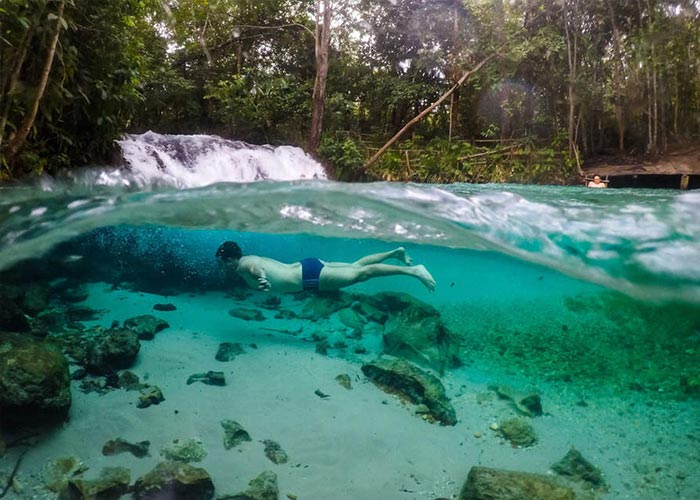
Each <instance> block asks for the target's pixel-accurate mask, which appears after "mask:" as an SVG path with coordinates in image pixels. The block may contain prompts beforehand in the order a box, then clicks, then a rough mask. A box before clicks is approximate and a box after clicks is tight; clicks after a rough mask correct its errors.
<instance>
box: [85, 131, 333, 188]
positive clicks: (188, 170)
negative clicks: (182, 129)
mask: <svg viewBox="0 0 700 500" xmlns="http://www.w3.org/2000/svg"><path fill="white" fill-rule="evenodd" d="M117 143H118V144H119V146H120V147H121V149H122V155H123V158H124V161H125V162H126V164H127V168H128V170H127V171H123V170H122V171H112V172H104V173H103V174H102V175H100V176H99V177H98V178H97V179H96V182H97V183H102V184H105V185H112V186H113V185H121V184H125V183H126V184H131V183H133V182H136V183H137V184H139V185H142V186H156V185H167V186H174V187H178V188H193V187H202V186H207V185H210V184H215V183H219V182H239V183H243V182H255V181H262V180H273V181H293V180H299V179H327V176H326V172H325V170H324V169H323V166H322V165H321V164H320V163H318V162H317V161H316V160H314V159H313V158H312V157H311V156H309V155H308V154H306V153H305V152H304V150H302V149H301V148H298V147H293V146H277V147H273V146H255V145H251V144H247V143H244V142H241V141H231V140H227V139H223V138H221V137H218V136H210V135H162V134H156V133H154V132H147V133H145V134H140V135H127V136H126V137H125V138H124V139H122V140H120V141H117Z"/></svg>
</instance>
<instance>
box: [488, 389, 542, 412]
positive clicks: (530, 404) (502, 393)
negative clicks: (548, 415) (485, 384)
mask: <svg viewBox="0 0 700 500" xmlns="http://www.w3.org/2000/svg"><path fill="white" fill-rule="evenodd" d="M489 389H491V390H493V391H495V392H496V394H498V397H499V398H501V399H507V400H509V401H510V402H511V403H513V406H514V407H515V409H516V410H518V411H519V412H520V413H522V414H523V415H527V416H528V417H539V416H541V415H542V400H541V398H540V396H539V394H536V393H529V394H525V395H523V394H519V393H517V392H516V391H514V390H513V389H512V388H510V387H509V386H507V385H492V386H489Z"/></svg>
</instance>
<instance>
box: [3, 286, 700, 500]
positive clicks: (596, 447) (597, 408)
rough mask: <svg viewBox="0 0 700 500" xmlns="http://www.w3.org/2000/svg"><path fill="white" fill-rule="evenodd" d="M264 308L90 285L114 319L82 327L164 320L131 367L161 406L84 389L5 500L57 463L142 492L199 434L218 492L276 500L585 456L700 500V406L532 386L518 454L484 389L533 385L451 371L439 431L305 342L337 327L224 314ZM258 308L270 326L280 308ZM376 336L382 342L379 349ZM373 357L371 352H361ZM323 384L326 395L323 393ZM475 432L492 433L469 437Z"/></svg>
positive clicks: (658, 488) (416, 489)
mask: <svg viewBox="0 0 700 500" xmlns="http://www.w3.org/2000/svg"><path fill="white" fill-rule="evenodd" d="M262 298H264V296H262V295H256V297H255V298H254V299H252V301H249V302H247V303H246V302H235V301H233V300H232V299H230V298H226V297H224V296H223V295H222V294H208V295H204V296H178V297H168V298H165V297H160V296H153V295H148V294H133V293H128V292H126V291H123V290H115V291H112V290H110V288H109V287H108V286H107V285H105V284H95V285H92V286H91V296H90V298H89V299H88V301H87V302H86V303H85V305H87V306H90V307H94V308H97V309H103V310H106V311H107V312H106V313H105V314H104V316H103V317H102V318H101V319H100V320H99V321H96V322H93V323H88V324H87V326H91V325H94V324H98V325H101V326H103V327H105V328H106V327H109V325H110V324H111V322H112V320H118V321H120V322H121V321H123V320H125V319H127V318H129V317H133V316H136V315H140V314H146V313H151V314H154V315H155V316H157V317H160V318H163V319H165V320H167V321H168V322H169V323H170V325H171V326H170V328H168V329H166V330H164V331H162V332H160V333H158V334H157V335H156V338H155V339H154V340H153V341H142V347H141V351H140V353H139V358H138V361H137V363H136V365H135V366H134V367H132V371H133V372H135V373H136V374H137V375H139V377H141V379H142V381H144V379H145V381H146V382H147V383H149V384H153V385H157V386H158V387H160V388H161V390H162V391H163V394H164V396H165V401H164V402H163V403H161V404H160V405H158V406H151V407H149V408H145V409H139V408H137V407H136V402H137V399H138V392H137V391H132V392H127V391H124V390H114V391H111V392H109V393H107V394H105V395H98V394H95V393H90V394H84V393H82V392H80V391H79V389H78V387H79V382H74V383H73V384H74V386H73V405H72V407H71V412H70V421H69V422H68V423H67V424H66V425H64V426H63V427H61V428H59V429H57V430H55V431H54V432H52V433H51V435H49V436H43V437H42V438H41V439H40V440H39V444H38V445H37V446H36V447H34V448H32V449H30V451H29V453H28V454H27V455H26V457H25V460H24V462H23V464H22V467H21V469H20V473H19V475H18V480H19V482H20V483H22V484H24V485H25V491H24V492H23V493H21V494H16V493H12V492H11V493H10V494H9V495H8V496H7V498H50V496H46V495H44V494H43V493H42V492H41V491H40V490H38V489H37V488H38V486H37V485H38V484H40V483H41V470H42V468H43V466H44V464H45V463H46V462H47V461H48V460H51V459H54V458H57V457H62V456H69V455H74V456H77V457H79V458H80V459H81V460H82V461H83V462H84V463H85V464H86V465H88V466H89V467H90V470H89V471H88V472H87V473H86V477H88V478H92V477H95V476H97V474H98V473H99V471H100V470H101V469H102V468H103V467H107V466H124V467H128V468H129V469H130V470H131V471H132V481H134V480H135V479H136V478H137V477H139V476H140V475H142V474H143V473H145V472H147V471H149V470H150V469H152V468H153V467H154V466H155V465H156V464H157V463H158V462H159V461H160V460H162V458H161V457H160V456H159V453H160V450H161V449H162V448H163V447H164V446H167V445H170V444H171V443H172V442H173V440H176V439H180V440H185V439H189V438H197V439H200V440H201V441H202V443H203V445H204V446H205V447H206V449H207V450H208V455H207V457H206V458H205V459H204V460H202V462H200V463H195V464H193V465H196V466H201V467H203V468H205V469H206V470H207V471H208V472H209V473H210V475H211V476H212V479H213V481H214V484H215V486H216V492H217V494H225V493H236V492H240V491H242V490H244V489H246V488H247V485H248V482H249V481H250V480H251V479H253V478H254V477H256V476H257V475H258V474H260V473H261V472H263V471H265V470H271V471H274V472H275V473H276V474H277V476H278V479H279V486H280V498H282V499H284V498H286V494H294V495H297V497H298V498H299V500H330V499H357V500H372V499H381V500H395V499H396V500H399V499H426V500H433V499H435V498H438V497H445V498H456V496H457V493H458V492H459V489H460V487H461V485H462V483H463V481H464V479H465V478H466V475H467V473H468V471H469V469H470V467H472V466H474V465H484V466H492V467H498V468H505V469H511V470H519V471H528V472H537V473H546V472H547V470H548V468H549V467H550V465H551V464H552V463H554V462H555V461H557V460H559V459H561V458H562V457H563V456H564V455H565V454H566V452H567V451H568V450H569V448H570V447H571V446H575V447H576V448H577V449H578V450H579V451H581V452H582V454H583V456H584V457H586V458H587V459H588V460H590V461H591V462H592V463H593V464H595V465H596V466H598V467H599V468H601V469H602V470H603V472H604V474H605V477H606V480H607V482H608V483H609V485H610V492H609V493H608V494H607V495H606V496H605V497H606V498H610V499H635V500H637V499H641V500H644V499H649V500H652V499H654V500H658V499H697V498H700V479H699V478H698V477H697V473H696V471H697V467H698V462H699V451H698V449H699V448H700V446H698V445H700V443H698V442H697V441H692V440H691V439H690V438H689V437H687V436H690V435H694V436H695V438H696V439H697V437H698V436H700V432H699V431H700V429H699V426H700V412H699V411H698V405H697V403H695V404H693V403H664V404H663V405H662V404H660V403H652V405H651V406H647V404H645V401H644V400H643V395H638V396H635V397H636V398H637V401H632V400H631V399H630V394H625V395H624V399H622V398H620V399H618V398H607V399H600V398H599V399H592V398H591V396H590V394H589V395H587V396H588V397H587V398H586V401H587V402H588V405H589V406H587V407H580V406H576V405H575V404H574V403H575V402H576V401H578V400H580V399H581V395H580V394H576V393H575V392H567V390H566V387H567V386H562V385H559V386H554V385H546V384H543V383H540V382H537V387H536V389H537V390H538V391H539V392H540V393H541V394H542V397H543V405H544V409H545V412H546V413H547V415H545V416H542V417H537V418H534V419H531V423H532V424H533V426H534V428H535V430H536V432H537V434H538V436H539V438H540V441H539V443H538V444H537V445H536V446H534V447H532V448H525V449H514V448H512V447H511V446H510V445H509V444H508V443H506V442H504V441H503V440H502V439H500V438H499V437H498V436H496V434H495V433H494V432H493V431H491V430H489V424H491V423H492V422H496V421H501V420H503V419H505V418H509V417H511V416H515V415H516V413H515V411H514V410H513V409H512V408H511V407H510V405H509V404H508V402H507V401H503V400H499V399H497V398H496V397H495V396H494V395H493V394H492V393H491V394H490V395H489V391H488V389H487V385H488V384H489V383H492V382H494V381H497V382H501V383H504V382H505V383H508V384H509V385H511V386H513V387H516V388H518V389H523V390H525V389H529V388H532V387H533V381H530V380H524V379H518V378H516V377H515V376H513V375H508V374H503V373H496V372H489V371H488V368H487V367H483V366H472V367H465V368H462V369H460V370H456V371H453V372H450V373H449V374H447V375H446V376H445V377H444V378H443V383H444V384H445V386H446V388H447V392H448V395H449V396H450V397H452V400H453V403H454V405H455V408H456V410H457V416H458V419H459V423H458V424H457V425H456V426H454V427H445V426H440V425H435V424H430V423H427V422H425V421H423V420H422V419H420V418H418V417H416V416H415V415H413V411H412V408H411V407H409V406H405V405H404V404H402V403H401V402H400V401H398V400H397V399H396V398H395V397H393V396H390V395H387V394H385V393H384V392H382V391H381V390H379V389H378V388H377V387H375V386H374V385H373V384H372V383H369V382H367V381H366V380H365V378H364V377H363V376H362V373H361V371H360V366H361V365H360V362H359V359H353V360H344V359H341V358H339V357H337V352H338V351H337V350H334V349H332V350H330V356H322V355H320V354H317V353H316V352H314V348H315V345H314V344H313V343H311V342H306V341H304V340H303V339H302V338H303V337H308V335H309V334H311V333H312V332H314V331H318V332H324V331H328V330H338V329H339V328H341V327H340V326H339V325H338V324H336V323H334V322H333V321H331V322H321V321H319V322H316V323H312V322H309V321H300V320H292V321H284V320H274V319H269V320H267V321H264V322H246V321H243V320H240V319H237V318H233V317H231V316H230V315H229V314H227V311H228V310H229V309H231V308H233V307H251V304H252V303H255V302H256V301H260V300H261V299H262ZM284 300H285V307H288V306H293V307H299V305H300V303H298V302H293V301H292V299H291V298H287V297H285V298H284ZM162 302H172V303H173V304H175V305H176V306H177V310H176V311H172V312H158V311H152V310H151V308H152V305H153V304H155V303H162ZM263 312H264V314H265V315H266V316H267V317H268V318H272V316H273V312H272V311H266V310H263ZM299 326H303V332H302V334H301V335H299V336H298V337H294V336H290V335H285V334H284V333H279V332H270V331H266V330H261V328H278V329H295V328H298V327H299ZM366 341H367V342H368V343H369V344H373V345H374V346H376V345H379V339H377V338H374V339H373V338H367V339H366ZM221 342H239V343H241V344H243V345H244V348H245V349H246V353H245V354H243V355H240V356H238V357H237V358H236V359H235V360H233V361H230V362H226V363H222V362H219V361H216V360H215V359H214V355H215V353H216V351H217V348H218V346H219V344H220V343H221ZM251 343H255V344H256V345H257V349H254V348H251V347H250V346H249V344H251ZM348 343H349V344H350V343H351V342H350V341H348ZM355 358H357V356H355ZM373 358H374V354H371V353H370V354H368V355H366V356H365V357H364V359H365V360H371V359H373ZM208 370H217V371H223V372H224V373H225V376H226V379H227V385H226V386H225V387H216V386H209V385H204V384H202V383H194V384H191V385H187V384H186V381H187V378H188V376H189V375H191V374H194V373H200V372H206V371H208ZM340 373H347V374H349V375H350V376H351V378H352V381H353V389H352V390H346V389H345V388H343V387H341V386H340V385H339V384H338V383H337V382H336V381H335V380H334V379H335V377H336V375H338V374H340ZM316 389H319V390H321V391H322V392H324V393H326V394H328V395H330V397H329V398H328V399H321V398H319V397H318V396H317V395H315V394H314V391H315V390H316ZM479 395H481V397H479ZM484 397H485V401H484V400H483V399H484ZM479 400H481V403H479V402H478V401H479ZM225 419H233V420H236V421H238V422H239V423H240V424H242V425H243V427H244V428H245V429H246V430H247V431H248V432H249V433H250V435H251V436H252V438H253V441H252V442H248V443H243V444H242V445H240V446H239V447H237V448H234V449H231V450H225V449H224V446H223V436H224V432H223V429H222V427H221V424H220V422H221V421H222V420H225ZM475 432H479V433H481V434H482V437H481V438H477V437H475V436H474V433H475ZM117 437H121V438H123V439H126V440H128V441H130V442H138V441H142V440H149V441H150V442H151V447H150V456H149V457H146V458H142V459H139V458H136V457H134V456H132V455H131V454H128V453H125V454H121V455H116V456H103V455H102V454H101V449H102V445H103V444H104V443H105V442H106V441H107V440H109V439H114V438H117ZM263 439H272V440H274V441H277V442H278V443H279V444H280V445H281V447H282V448H283V449H284V450H285V451H286V452H287V454H288V455H289V457H290V461H289V462H288V463H286V464H281V465H275V464H273V463H272V462H271V461H270V460H268V459H267V458H266V457H265V455H264V453H263V445H262V444H261V443H260V442H259V441H260V440H263ZM15 453H16V452H15V451H14V450H13V452H12V453H11V454H9V455H8V456H7V457H6V458H5V459H4V460H7V462H6V463H3V464H1V465H0V470H4V469H8V468H11V464H10V463H9V460H10V459H11V457H12V456H14V454H15ZM657 469H658V470H657Z"/></svg>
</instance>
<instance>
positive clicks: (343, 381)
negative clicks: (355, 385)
mask: <svg viewBox="0 0 700 500" xmlns="http://www.w3.org/2000/svg"><path fill="white" fill-rule="evenodd" d="M335 380H336V382H338V383H339V384H340V385H342V386H343V387H345V388H346V389H347V390H350V389H352V382H351V381H350V375H348V374H347V373H341V374H340V375H336V377H335Z"/></svg>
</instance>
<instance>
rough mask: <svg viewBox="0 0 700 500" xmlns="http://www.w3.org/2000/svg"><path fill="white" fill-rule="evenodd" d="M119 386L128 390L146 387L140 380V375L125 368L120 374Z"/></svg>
mask: <svg viewBox="0 0 700 500" xmlns="http://www.w3.org/2000/svg"><path fill="white" fill-rule="evenodd" d="M119 387H120V388H122V389H125V390H127V391H138V390H140V389H143V388H144V387H146V386H145V385H144V384H142V383H141V381H140V380H139V376H138V375H136V374H135V373H134V372H132V371H129V370H124V371H123V372H121V373H120V374H119Z"/></svg>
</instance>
